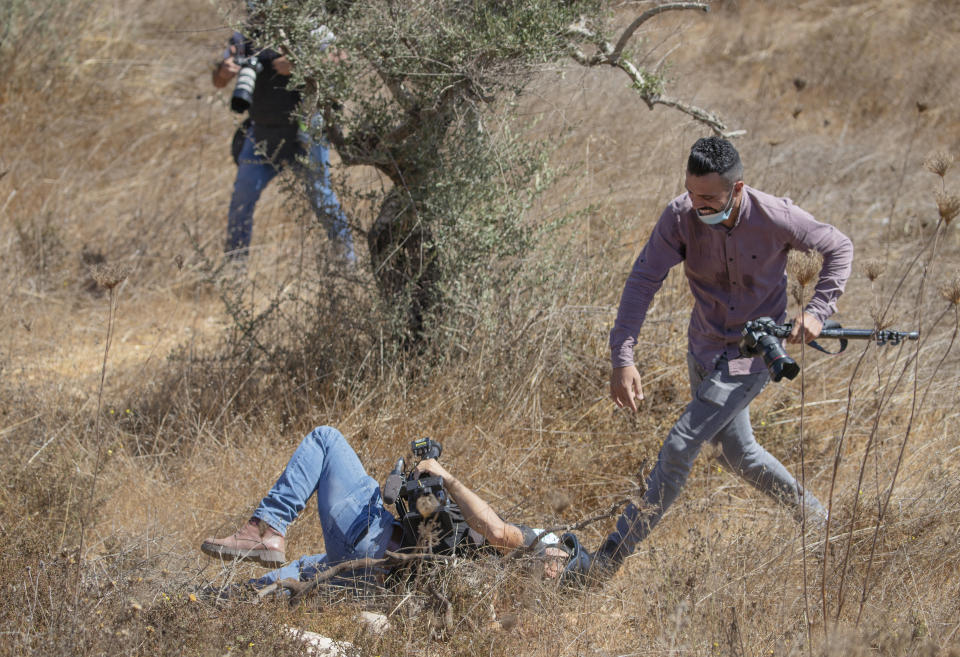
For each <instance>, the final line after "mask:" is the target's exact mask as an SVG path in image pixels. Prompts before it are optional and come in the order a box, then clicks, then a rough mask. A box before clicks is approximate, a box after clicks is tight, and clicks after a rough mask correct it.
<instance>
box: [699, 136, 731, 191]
mask: <svg viewBox="0 0 960 657" xmlns="http://www.w3.org/2000/svg"><path fill="white" fill-rule="evenodd" d="M687 172H688V173H690V174H692V175H694V176H706V175H708V174H711V173H716V174H719V175H720V177H721V178H723V179H724V180H726V181H727V182H728V183H730V184H731V185H733V183H735V182H736V181H738V180H743V162H741V161H740V153H738V152H737V149H736V148H734V147H733V144H731V143H730V142H729V141H727V140H726V139H723V138H721V137H703V138H702V139H698V140H697V141H696V143H695V144H694V145H693V147H692V148H691V149H690V157H689V158H688V159H687Z"/></svg>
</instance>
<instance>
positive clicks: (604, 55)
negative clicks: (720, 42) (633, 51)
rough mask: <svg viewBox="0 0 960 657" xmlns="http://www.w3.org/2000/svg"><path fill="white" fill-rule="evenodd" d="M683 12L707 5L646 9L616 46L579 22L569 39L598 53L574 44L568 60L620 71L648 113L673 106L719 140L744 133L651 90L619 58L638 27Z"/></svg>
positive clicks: (570, 30) (637, 72)
mask: <svg viewBox="0 0 960 657" xmlns="http://www.w3.org/2000/svg"><path fill="white" fill-rule="evenodd" d="M682 9H697V10H700V11H704V12H707V11H710V7H709V5H706V4H704V3H702V2H673V3H668V4H665V5H660V6H658V7H654V8H653V9H648V10H647V11H645V12H644V13H643V14H641V15H640V16H639V17H638V18H637V19H636V20H634V21H633V22H632V23H631V24H630V25H629V26H628V27H627V28H626V29H625V30H624V31H623V33H622V34H621V35H620V39H619V40H618V41H617V45H616V47H614V46H613V45H611V44H610V42H609V41H606V40H605V39H604V38H603V37H602V36H600V35H599V34H597V33H596V32H594V31H593V30H591V29H589V28H588V27H587V26H586V25H585V24H584V23H583V21H582V20H581V22H579V23H575V24H573V25H570V26H569V27H568V28H567V34H568V35H569V36H570V37H573V38H577V39H581V40H584V41H588V42H590V43H592V44H594V45H595V46H596V47H597V52H596V53H595V54H594V55H592V56H588V55H587V54H586V53H584V51H583V50H582V49H581V48H580V47H579V46H578V45H577V44H576V43H570V44H569V47H568V52H569V54H570V57H571V58H572V59H573V60H574V61H575V62H577V63H578V64H580V65H581V66H599V65H601V64H606V65H608V66H613V67H614V68H618V69H620V70H621V71H623V72H624V73H626V74H627V76H628V77H629V78H630V79H631V80H632V81H633V86H634V88H635V89H636V90H637V93H639V94H640V98H641V100H643V102H644V103H646V104H647V107H648V108H649V109H651V110H652V109H653V108H654V107H655V106H657V105H665V106H667V107H672V108H673V109H675V110H677V111H679V112H683V113H684V114H686V115H688V116H690V117H691V118H693V119H694V120H696V121H699V122H700V123H703V124H704V125H706V126H708V127H709V128H710V129H711V130H713V132H714V134H716V135H719V136H721V137H725V138H730V137H738V136H740V135H743V134H746V131H745V130H730V129H729V128H728V127H727V125H726V124H725V123H724V122H723V120H722V119H721V118H720V117H719V116H717V115H716V114H714V113H713V112H710V111H707V110H705V109H703V108H701V107H697V106H696V105H690V104H688V103H684V102H682V101H680V100H677V99H675V98H670V97H667V96H662V95H661V94H659V93H655V92H653V91H651V90H650V86H651V85H650V84H649V82H650V81H649V78H648V77H647V75H646V74H645V73H644V72H643V71H642V70H641V69H639V68H637V67H636V66H635V65H634V64H633V63H632V62H630V60H628V59H623V58H622V56H621V55H622V54H623V50H624V48H625V47H626V45H627V42H628V41H629V40H630V37H632V36H633V33H634V32H636V30H637V28H639V27H640V25H642V24H643V23H645V22H646V21H648V20H650V19H651V18H653V17H654V16H656V15H658V14H662V13H663V12H665V11H670V10H682Z"/></svg>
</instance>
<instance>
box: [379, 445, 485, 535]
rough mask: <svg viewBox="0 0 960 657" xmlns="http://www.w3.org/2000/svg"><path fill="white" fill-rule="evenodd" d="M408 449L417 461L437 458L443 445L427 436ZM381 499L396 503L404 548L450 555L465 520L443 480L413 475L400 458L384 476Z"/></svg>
mask: <svg viewBox="0 0 960 657" xmlns="http://www.w3.org/2000/svg"><path fill="white" fill-rule="evenodd" d="M410 451H411V452H413V455H414V456H415V457H416V458H417V462H419V461H422V460H424V459H437V458H439V457H440V454H441V453H442V452H443V447H442V446H441V445H440V443H438V442H437V441H435V440H432V439H430V438H417V439H416V440H413V441H411V442H410ZM383 499H384V501H385V502H386V503H387V504H393V505H395V506H396V509H397V517H398V518H399V519H400V524H401V526H402V527H403V540H402V542H401V544H402V546H403V547H405V548H409V547H414V546H416V549H417V550H424V549H427V550H429V551H431V552H436V553H439V554H451V553H453V551H454V548H455V547H456V546H457V544H458V543H459V542H460V539H461V538H462V537H463V535H464V534H466V531H467V524H466V520H465V519H464V517H463V514H462V513H461V511H460V507H458V506H457V505H456V503H455V502H453V501H452V500H451V499H450V496H449V495H447V491H445V490H444V488H443V479H442V478H441V477H437V476H434V475H429V474H427V475H421V476H419V477H417V476H416V473H415V472H414V469H413V468H410V469H409V470H406V463H405V462H404V460H403V459H402V458H401V459H399V460H398V461H397V463H396V465H395V466H394V468H393V470H392V471H391V472H390V474H389V476H388V477H387V481H386V483H385V484H384V486H383Z"/></svg>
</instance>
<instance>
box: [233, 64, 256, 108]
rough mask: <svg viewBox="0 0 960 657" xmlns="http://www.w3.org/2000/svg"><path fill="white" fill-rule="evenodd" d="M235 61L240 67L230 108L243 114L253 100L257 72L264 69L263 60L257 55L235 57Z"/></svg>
mask: <svg viewBox="0 0 960 657" xmlns="http://www.w3.org/2000/svg"><path fill="white" fill-rule="evenodd" d="M233 61H235V62H236V63H237V65H238V66H239V67H240V71H239V72H238V73H237V84H236V86H235V87H234V88H233V96H231V97H230V109H232V110H233V111H234V112H236V113H237V114H242V113H243V112H246V111H247V110H248V109H250V103H252V102H253V88H254V87H255V86H256V85H257V74H258V73H260V72H262V71H263V62H261V61H260V60H259V59H258V58H257V56H256V55H251V56H249V57H234V58H233Z"/></svg>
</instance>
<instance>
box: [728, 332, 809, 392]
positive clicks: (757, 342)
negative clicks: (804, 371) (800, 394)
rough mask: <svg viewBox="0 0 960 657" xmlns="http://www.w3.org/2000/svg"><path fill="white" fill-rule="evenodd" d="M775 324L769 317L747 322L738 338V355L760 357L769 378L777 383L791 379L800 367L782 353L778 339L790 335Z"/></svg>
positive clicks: (785, 353)
mask: <svg viewBox="0 0 960 657" xmlns="http://www.w3.org/2000/svg"><path fill="white" fill-rule="evenodd" d="M784 328H785V327H784V326H781V325H779V324H777V323H776V322H775V321H773V320H772V319H771V318H769V317H761V318H759V319H754V320H752V321H749V322H747V323H746V324H745V325H744V327H743V331H742V332H741V335H742V336H743V337H741V338H740V355H741V356H747V357H751V358H752V357H754V356H762V357H763V362H764V363H765V364H766V366H767V369H768V370H770V378H771V379H773V380H774V381H779V380H780V379H782V378H783V377H787V378H788V379H793V378H795V377H796V376H797V374H799V373H800V366H799V365H797V362H796V361H795V360H793V359H792V358H790V356H788V355H787V352H786V351H784V349H783V345H782V344H781V343H780V339H781V338H784V337H786V336H787V335H789V334H790V329H789V327H786V331H787V332H786V335H784V334H783V331H784Z"/></svg>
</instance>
